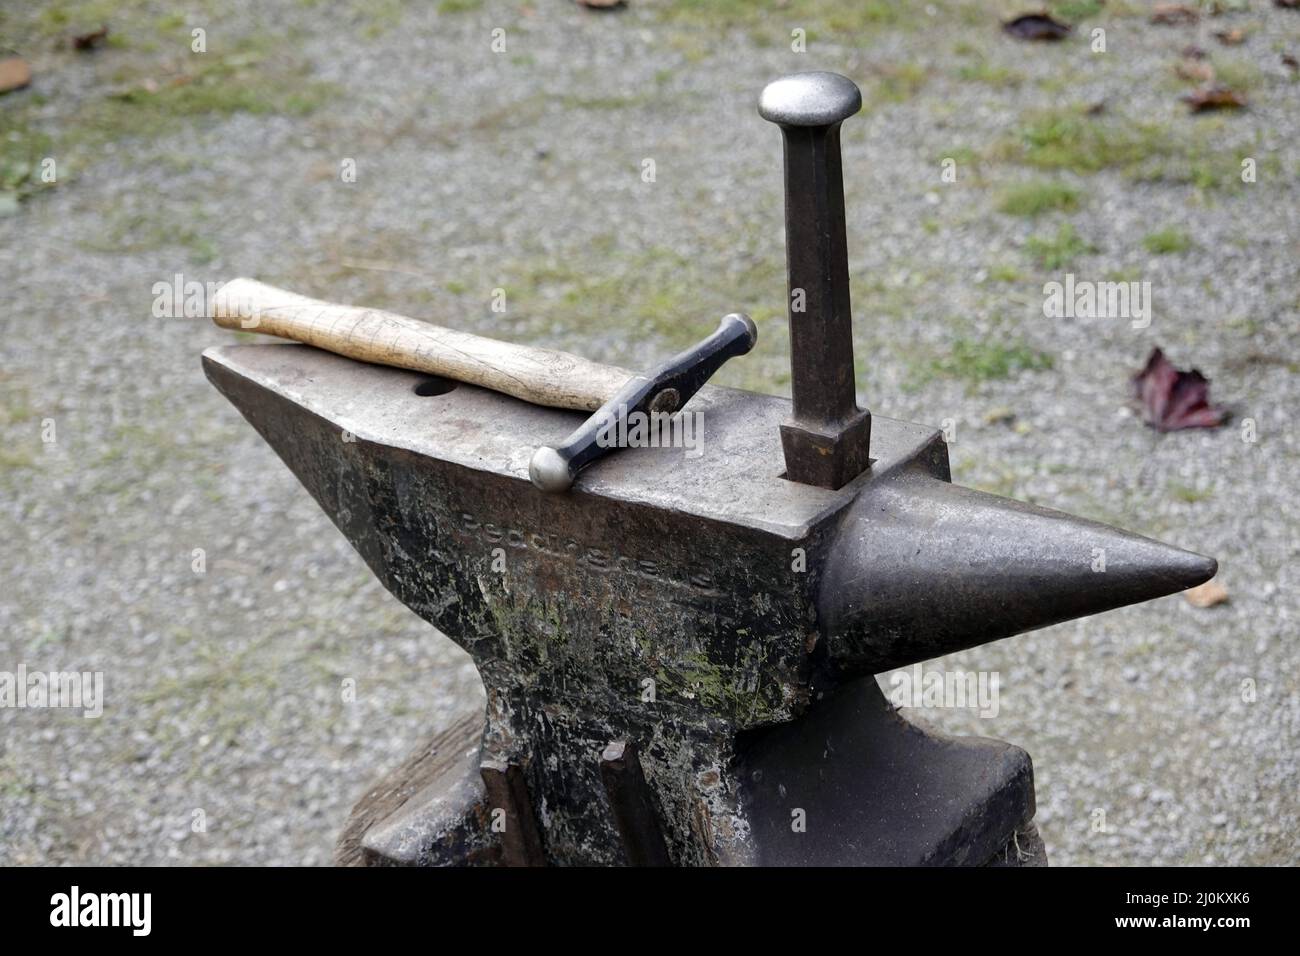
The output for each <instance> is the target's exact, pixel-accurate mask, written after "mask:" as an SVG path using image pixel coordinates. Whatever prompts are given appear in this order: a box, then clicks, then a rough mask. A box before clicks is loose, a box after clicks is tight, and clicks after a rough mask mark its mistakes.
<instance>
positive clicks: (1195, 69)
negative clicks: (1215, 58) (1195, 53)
mask: <svg viewBox="0 0 1300 956" xmlns="http://www.w3.org/2000/svg"><path fill="white" fill-rule="evenodd" d="M1174 72H1175V73H1177V74H1178V75H1179V76H1180V77H1182V78H1183V79H1184V80H1195V81H1196V82H1197V83H1212V82H1213V81H1214V67H1213V66H1212V65H1210V64H1209V63H1206V62H1205V61H1204V60H1180V61H1179V62H1178V64H1177V65H1176V66H1175V67H1174Z"/></svg>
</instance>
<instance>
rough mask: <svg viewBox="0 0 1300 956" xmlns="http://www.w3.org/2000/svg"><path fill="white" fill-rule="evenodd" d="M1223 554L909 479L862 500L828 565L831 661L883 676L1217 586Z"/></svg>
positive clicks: (824, 594) (823, 592)
mask: <svg viewBox="0 0 1300 956" xmlns="http://www.w3.org/2000/svg"><path fill="white" fill-rule="evenodd" d="M1217 570H1218V564H1217V562H1216V561H1215V560H1214V559H1213V558H1207V557H1204V556H1203V555H1199V554H1194V553H1192V552H1190V551H1183V550H1181V549H1179V548H1174V547H1171V546H1169V545H1167V544H1162V543H1160V542H1159V541H1153V540H1151V539H1150V538H1144V537H1142V536H1140V535H1136V534H1130V533H1129V532H1126V531H1121V530H1120V529H1118V528H1113V527H1111V526H1110V525H1105V524H1100V523H1098V522H1095V521H1088V520H1086V519H1084V518H1078V517H1075V516H1073V515H1068V514H1064V513H1062V512H1060V511H1052V510H1050V509H1047V508H1040V507H1037V506H1035V505H1030V504H1026V503H1025V502H1021V501H1013V500H1012V499H1010V498H1002V497H1000V496H998V495H991V494H986V493H984V492H981V491H975V490H973V489H971V488H963V487H962V486H960V485H954V484H950V483H949V482H946V481H943V480H940V479H939V478H936V477H933V476H931V475H928V474H923V473H921V472H918V471H905V472H903V473H901V474H899V475H897V476H894V477H892V478H891V480H888V481H884V482H880V483H878V484H877V485H876V486H874V487H872V488H871V489H870V490H868V491H867V492H866V493H864V494H863V495H861V496H860V497H859V498H858V500H857V501H856V502H855V503H854V504H853V506H852V507H851V508H850V509H849V510H848V512H847V513H846V515H845V516H844V518H843V522H842V524H841V526H840V531H839V533H838V536H837V537H836V538H835V540H834V542H833V544H832V546H831V550H830V554H829V555H828V559H827V566H826V571H825V576H824V578H823V581H822V586H821V589H820V593H819V601H818V603H819V610H820V613H821V615H822V622H823V627H824V632H825V633H826V634H828V635H829V637H828V654H829V656H830V658H831V662H832V664H833V665H834V666H835V667H836V668H837V669H840V670H842V671H846V672H853V673H879V672H881V671H884V670H888V669H890V668H893V667H902V666H905V665H907V664H913V663H916V662H918V661H923V660H928V659H929V658H932V657H938V656H940V655H943V654H950V653H953V652H955V651H959V650H963V649H965V648H968V647H973V646H975V645H977V644H986V643H988V642H989V641H995V640H999V639H1001V638H1004V637H1010V636H1011V635H1013V634H1020V633H1023V632H1024V631H1032V630H1035V629H1037V628H1040V627H1046V626H1048V625H1049V624H1059V623H1060V622H1062V621H1069V620H1073V619H1074V618H1078V617H1085V616H1087V615H1089V614H1097V613H1099V612H1101V611H1109V610H1111V609H1113V608H1117V607H1123V606H1124V605H1126V604H1137V603H1139V602H1141V601H1148V600H1150V599H1152V598H1157V597H1163V596H1164V595H1166V594H1173V593H1175V592H1177V591H1182V590H1184V589H1186V588H1189V587H1193V586H1195V585H1197V584H1200V583H1202V582H1204V581H1208V580H1209V579H1210V578H1212V577H1214V574H1215V572H1216V571H1217Z"/></svg>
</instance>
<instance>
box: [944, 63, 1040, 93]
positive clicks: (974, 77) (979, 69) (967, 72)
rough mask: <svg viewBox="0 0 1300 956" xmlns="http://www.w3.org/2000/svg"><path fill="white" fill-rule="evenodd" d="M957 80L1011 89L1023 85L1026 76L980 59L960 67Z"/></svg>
mask: <svg viewBox="0 0 1300 956" xmlns="http://www.w3.org/2000/svg"><path fill="white" fill-rule="evenodd" d="M957 79H959V80H962V81H963V82H966V83H983V84H984V85H986V86H992V87H995V88H997V89H1010V88H1014V87H1017V86H1019V85H1020V84H1021V83H1023V82H1024V80H1025V76H1024V74H1023V73H1020V72H1019V71H1017V70H1013V69H1010V68H1009V67H1005V66H1000V65H998V64H995V63H990V62H988V60H985V59H980V60H978V61H977V62H975V63H966V64H964V65H962V66H959V67H958V68H957Z"/></svg>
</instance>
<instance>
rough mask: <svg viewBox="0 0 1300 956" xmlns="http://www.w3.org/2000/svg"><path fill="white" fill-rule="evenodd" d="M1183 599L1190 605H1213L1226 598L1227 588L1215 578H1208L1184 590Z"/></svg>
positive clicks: (1220, 602)
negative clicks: (1202, 582) (1208, 579)
mask: <svg viewBox="0 0 1300 956" xmlns="http://www.w3.org/2000/svg"><path fill="white" fill-rule="evenodd" d="M1183 599H1184V600H1185V601H1187V603H1188V604H1190V605H1191V606H1192V607H1202V608H1204V607H1214V605H1216V604H1222V603H1223V602H1224V601H1226V600H1228V589H1227V588H1225V587H1224V586H1223V585H1222V584H1220V583H1219V582H1218V581H1217V580H1210V581H1206V582H1205V583H1204V584H1198V585H1197V586H1196V587H1194V588H1191V589H1190V590H1187V591H1184V592H1183Z"/></svg>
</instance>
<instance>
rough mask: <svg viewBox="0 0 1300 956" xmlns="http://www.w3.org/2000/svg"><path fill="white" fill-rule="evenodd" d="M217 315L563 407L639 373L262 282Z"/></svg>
mask: <svg viewBox="0 0 1300 956" xmlns="http://www.w3.org/2000/svg"><path fill="white" fill-rule="evenodd" d="M212 318H213V321H215V322H216V323H217V325H219V326H221V327H222V328H226V329H235V330H237V331H245V332H264V333H266V334H267V335H277V336H279V337H280V338H284V339H293V340H294V341H296V342H305V343H306V344H307V345H314V346H316V347H317V348H320V349H325V350H327V351H330V352H335V353H337V354H339V355H345V356H347V357H348V358H353V359H358V360H359V361H362V362H374V363H376V364H379V365H393V366H396V367H397V368H406V369H412V370H413V371H417V372H428V373H429V374H431V375H442V376H444V377H446V378H452V379H455V380H456V381H458V382H468V383H470V384H471V385H481V386H482V387H484V388H490V389H493V390H494V391H498V392H504V393H505V394H507V395H513V396H514V397H515V398H519V399H522V400H523V401H525V402H531V403H532V404H534V405H549V406H552V407H555V408H576V409H582V410H585V411H594V410H596V409H597V408H599V407H600V406H601V405H603V404H605V402H606V401H608V400H609V399H610V397H612V396H613V395H614V394H616V393H617V392H618V391H619V389H621V388H622V387H623V386H624V385H625V384H627V381H628V379H630V378H631V377H632V375H633V373H632V372H629V371H627V370H625V369H621V368H615V367H614V366H611V365H599V364H597V363H595V362H590V361H588V360H587V359H584V358H580V357H579V356H577V355H570V354H569V353H568V352H557V351H555V350H553V349H542V348H534V347H532V346H528V345H513V344H511V343H509V342H500V341H497V340H496V339H489V338H484V337H483V336H481V335H471V334H470V333H468V332H457V331H455V330H453V329H444V328H442V327H440V326H437V325H430V324H429V323H428V322H421V321H419V320H417V319H408V318H407V317H406V316H403V315H396V314H394V313H392V312H384V311H381V310H379V309H364V308H359V307H357V306H350V305H334V304H331V303H329V302H321V301H319V300H317V299H309V298H307V297H306V296H302V295H295V294H294V293H292V292H286V291H284V290H283V289H277V288H275V287H274V286H269V285H266V284H264V283H261V282H258V281H256V280H254V279H234V280H232V281H231V282H227V283H226V284H225V285H224V286H222V287H221V289H220V290H219V291H218V293H217V296H216V300H215V302H214V303H213V308H212Z"/></svg>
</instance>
